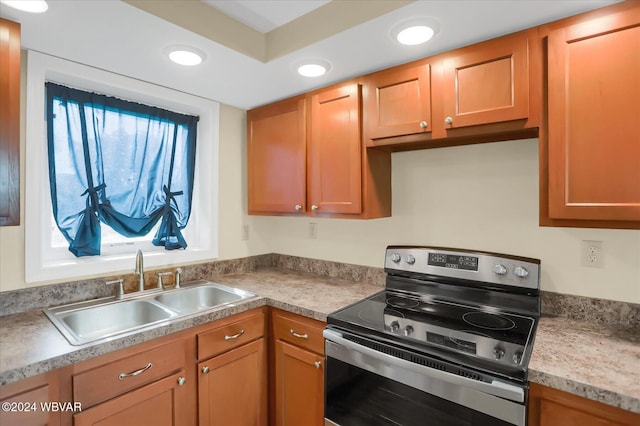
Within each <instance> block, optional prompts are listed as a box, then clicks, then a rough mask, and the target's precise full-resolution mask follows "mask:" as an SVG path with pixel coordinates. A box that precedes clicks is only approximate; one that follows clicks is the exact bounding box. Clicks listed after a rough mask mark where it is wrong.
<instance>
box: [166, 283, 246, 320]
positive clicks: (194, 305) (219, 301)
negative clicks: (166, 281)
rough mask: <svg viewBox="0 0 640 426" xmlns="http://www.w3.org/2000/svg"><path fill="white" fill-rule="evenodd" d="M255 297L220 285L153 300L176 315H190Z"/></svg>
mask: <svg viewBox="0 0 640 426" xmlns="http://www.w3.org/2000/svg"><path fill="white" fill-rule="evenodd" d="M252 296H255V294H253V293H248V292H246V291H244V290H239V289H237V288H231V287H226V286H223V285H220V284H211V285H200V286H197V287H191V288H182V289H179V290H174V291H171V292H169V293H163V294H161V295H159V296H156V297H155V300H156V301H158V302H159V303H161V304H162V305H164V306H166V307H168V308H169V309H172V310H175V311H176V312H178V313H192V312H198V311H202V310H204V309H210V308H212V307H215V306H221V305H225V304H227V303H232V302H237V301H238V300H242V299H246V298H247V297H252Z"/></svg>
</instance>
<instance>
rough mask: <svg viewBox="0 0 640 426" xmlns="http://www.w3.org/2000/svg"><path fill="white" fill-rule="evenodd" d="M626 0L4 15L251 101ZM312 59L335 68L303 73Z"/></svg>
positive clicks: (35, 42) (123, 65) (148, 72)
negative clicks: (412, 27)
mask: <svg viewBox="0 0 640 426" xmlns="http://www.w3.org/2000/svg"><path fill="white" fill-rule="evenodd" d="M615 2H616V1H608V0H597V1H596V0H566V1H564V0H552V1H544V0H512V1H507V0H497V1H483V0H471V1H462V0H460V1H458V0H449V1H402V0H387V1H384V0H339V1H335V0H334V1H326V0H320V1H294V0H287V1H272V0H261V1H245V0H240V1H231V0H226V1H225V0H205V1H199V0H126V1H119V0H92V1H77V0H49V10H48V11H47V12H46V13H44V14H38V15H32V14H27V13H24V12H20V11H17V10H14V9H11V8H9V7H7V6H4V5H1V6H0V16H2V17H4V18H7V19H11V20H14V21H18V22H20V23H21V24H22V45H23V48H24V49H34V50H37V51H40V52H44V53H48V54H51V55H54V56H58V57H62V58H66V59H69V60H72V61H76V62H80V63H83V64H87V65H91V66H94V67H97V68H101V69H105V70H108V71H112V72H115V73H118V74H122V75H127V76H130V77H133V78H137V79H141V80H145V81H148V82H152V83H155V84H158V85H162V86H166V87H171V88H174V89H177V90H180V91H184V92H187V93H191V94H195V95H198V96H202V97H205V98H208V99H213V100H216V101H219V102H222V103H224V104H228V105H232V106H235V107H239V108H243V109H249V108H252V107H255V106H259V105H263V104H266V103H270V102H273V101H276V100H278V99H282V98H286V97H289V96H292V95H295V94H299V93H303V92H306V91H309V90H311V89H314V88H318V87H322V86H326V85H328V84H331V83H334V82H338V81H341V80H345V79H347V78H350V77H354V76H358V75H363V74H367V73H369V72H373V71H376V70H380V69H384V68H388V67H390V66H393V65H398V64H401V63H405V62H410V61H412V60H415V59H419V58H422V57H426V56H430V55H433V54H436V53H440V52H443V51H447V50H450V49H453V48H456V47H460V46H464V45H468V44H471V43H474V42H478V41H482V40H487V39H490V38H493V37H497V36H500V35H503V34H507V33H511V32H514V31H517V30H520V29H525V28H529V27H532V26H536V25H539V24H542V23H545V22H551V21H554V20H557V19H561V18H563V17H566V16H571V15H575V14H577V13H581V12H584V11H587V10H591V9H595V8H599V7H603V6H605V5H607V4H611V3H615ZM415 18H424V19H428V20H430V21H431V22H434V23H436V25H437V26H438V32H437V33H436V35H435V36H434V38H433V39H432V40H431V41H430V42H429V43H427V44H425V45H422V46H412V47H409V46H401V45H400V44H398V43H397V42H395V41H394V40H393V39H392V38H391V36H390V32H391V31H392V29H393V27H394V26H397V25H398V24H399V23H402V22H403V21H407V20H411V19H415ZM173 44H186V45H190V46H193V47H196V48H197V49H199V50H201V51H202V52H204V53H205V54H206V58H205V61H204V62H203V63H202V64H201V65H199V66H197V67H182V66H178V65H175V64H173V63H172V62H170V61H169V59H168V58H167V57H166V55H165V54H164V53H163V51H164V50H165V49H166V48H167V47H168V46H170V45H173ZM305 58H318V59H323V60H325V61H327V62H329V64H330V65H331V69H330V70H329V72H328V73H327V74H325V75H324V76H322V77H319V78H315V79H310V78H306V77H302V76H299V75H297V74H296V73H295V68H296V65H297V64H298V62H299V61H301V60H302V59H305Z"/></svg>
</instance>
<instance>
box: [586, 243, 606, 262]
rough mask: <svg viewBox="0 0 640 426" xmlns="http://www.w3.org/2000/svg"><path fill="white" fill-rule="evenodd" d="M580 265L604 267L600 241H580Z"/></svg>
mask: <svg viewBox="0 0 640 426" xmlns="http://www.w3.org/2000/svg"><path fill="white" fill-rule="evenodd" d="M582 266H587V267H589V268H604V249H603V247H602V241H588V240H585V241H582Z"/></svg>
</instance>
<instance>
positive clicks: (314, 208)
mask: <svg viewBox="0 0 640 426" xmlns="http://www.w3.org/2000/svg"><path fill="white" fill-rule="evenodd" d="M311 210H313V211H314V212H315V211H316V210H318V206H316V205H315V204H312V205H311Z"/></svg>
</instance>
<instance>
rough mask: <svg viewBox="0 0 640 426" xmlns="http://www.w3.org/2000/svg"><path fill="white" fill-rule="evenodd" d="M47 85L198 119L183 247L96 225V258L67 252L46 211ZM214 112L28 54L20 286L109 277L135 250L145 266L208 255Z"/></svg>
mask: <svg viewBox="0 0 640 426" xmlns="http://www.w3.org/2000/svg"><path fill="white" fill-rule="evenodd" d="M47 81H53V82H56V83H59V84H61V85H65V86H69V87H73V88H77V89H81V90H84V91H88V92H98V93H108V94H109V95H112V96H114V97H117V98H120V99H127V100H130V101H133V102H138V103H142V104H146V105H154V106H157V107H160V108H163V109H167V110H169V111H175V112H178V113H180V114H185V115H192V116H199V117H200V120H199V121H198V123H197V134H198V143H197V145H196V150H197V153H196V156H195V167H194V179H193V197H192V200H193V201H192V206H191V213H190V217H189V219H188V223H187V226H186V227H185V228H184V229H183V231H182V234H183V236H184V239H185V240H186V241H187V242H188V247H187V248H186V249H185V250H171V251H167V250H164V247H158V246H154V245H153V244H152V240H153V238H154V236H155V233H156V230H157V227H158V226H159V224H156V227H155V228H154V229H152V230H151V231H150V232H149V233H148V234H147V235H146V236H141V237H137V238H126V237H123V236H121V235H119V234H118V233H116V232H114V231H112V230H110V229H109V228H108V227H103V231H102V247H101V255H100V256H87V257H80V258H77V257H75V256H74V255H73V254H72V253H70V252H69V250H68V246H69V245H68V243H67V242H66V240H65V239H64V238H61V234H60V231H59V230H58V229H57V225H56V223H55V221H54V218H53V214H52V204H51V203H52V201H51V196H50V184H49V174H48V162H47V159H48V155H47V137H46V136H47V134H46V129H47V122H46V114H45V105H46V100H45V99H46V98H45V83H46V82H47ZM218 115H219V105H218V104H217V103H216V102H214V101H211V100H208V99H203V98H200V97H197V96H193V95H189V94H185V93H182V92H178V91H174V90H171V89H167V88H165V87H160V86H156V85H153V84H150V83H146V82H142V81H139V80H135V79H131V78H128V77H124V76H121V75H116V74H112V73H109V72H107V71H103V70H98V69H95V68H91V67H88V66H84V65H80V64H77V63H73V62H69V61H65V60H62V59H59V58H54V57H51V56H48V55H44V54H41V53H37V52H33V51H29V52H28V61H27V132H26V139H27V141H26V142H27V167H26V175H27V179H26V196H25V202H26V205H25V234H26V235H25V251H26V253H25V258H26V262H25V266H26V270H25V279H26V281H27V282H37V281H45V280H53V279H60V278H75V277H80V276H86V275H94V274H105V273H114V274H115V273H119V272H121V271H128V270H132V269H133V265H134V259H135V253H136V251H137V250H138V249H142V250H143V252H144V253H145V265H146V266H162V265H167V266H168V265H174V264H179V263H185V262H194V261H202V260H207V259H214V258H216V257H217V252H218V247H217V245H218V243H217V229H218V224H217V218H218V213H217V201H218V196H217V195H218V182H217V179H218V174H217V165H218ZM43 118H44V120H43ZM85 189H86V188H85ZM83 191H84V189H83ZM85 198H86V197H85ZM176 198H178V197H176Z"/></svg>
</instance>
